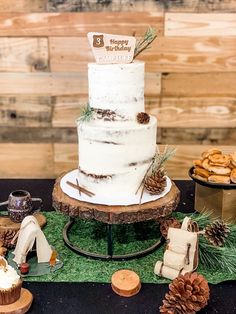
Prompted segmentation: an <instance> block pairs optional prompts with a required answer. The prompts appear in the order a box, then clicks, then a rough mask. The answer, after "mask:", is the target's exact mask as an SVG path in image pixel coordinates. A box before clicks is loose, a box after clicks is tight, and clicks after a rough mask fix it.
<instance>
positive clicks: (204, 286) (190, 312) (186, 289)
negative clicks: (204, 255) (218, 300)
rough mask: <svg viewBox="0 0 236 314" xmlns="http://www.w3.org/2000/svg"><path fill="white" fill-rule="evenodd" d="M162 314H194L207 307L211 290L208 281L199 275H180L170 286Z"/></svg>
mask: <svg viewBox="0 0 236 314" xmlns="http://www.w3.org/2000/svg"><path fill="white" fill-rule="evenodd" d="M169 289H170V291H169V292H168V293H166V295H165V299H164V300H163V305H162V306H161V307H160V313H166V314H194V313H196V312H198V311H200V310H201V309H202V308H204V307H205V306H206V305H207V301H208V300H209V297H210V290H209V286H208V282H207V281H206V279H205V278H204V277H203V276H202V275H200V274H198V273H196V272H195V273H186V274H185V275H179V276H178V277H177V278H175V279H174V280H173V281H172V283H171V284H170V285H169Z"/></svg>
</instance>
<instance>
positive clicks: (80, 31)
mask: <svg viewBox="0 0 236 314" xmlns="http://www.w3.org/2000/svg"><path fill="white" fill-rule="evenodd" d="M163 19H164V17H163V14H162V13H160V12H137V13H135V14H130V13H128V12H124V13H112V12H110V13H107V12H105V13H104V12H101V13H75V12H73V13H43V14H40V13H31V14H16V13H15V14H11V13H1V14H0V34H1V36H23V37H26V36H27V37H28V36H87V33H88V32H92V31H95V32H104V33H107V31H108V30H109V33H111V34H121V35H122V34H125V35H132V34H133V33H134V32H135V33H136V35H137V36H142V35H143V34H144V32H145V31H146V29H147V25H152V26H153V27H155V28H156V29H157V33H158V35H162V34H163Z"/></svg>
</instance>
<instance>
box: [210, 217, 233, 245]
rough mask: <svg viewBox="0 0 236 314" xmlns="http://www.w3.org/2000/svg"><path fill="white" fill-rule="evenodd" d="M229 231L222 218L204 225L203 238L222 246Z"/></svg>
mask: <svg viewBox="0 0 236 314" xmlns="http://www.w3.org/2000/svg"><path fill="white" fill-rule="evenodd" d="M229 233H230V229H229V227H228V225H227V224H226V223H225V222H224V221H222V220H216V221H214V222H212V223H211V224H209V225H207V226H206V227H205V238H206V239H207V240H208V241H209V242H210V243H211V244H212V245H214V246H223V245H224V242H225V240H226V238H227V237H228V235H229Z"/></svg>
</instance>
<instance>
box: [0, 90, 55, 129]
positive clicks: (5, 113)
mask: <svg viewBox="0 0 236 314" xmlns="http://www.w3.org/2000/svg"><path fill="white" fill-rule="evenodd" d="M52 107H53V106H52V103H51V97H48V96H33V95H32V96H17V95H12V96H0V117H1V128H2V127H4V126H5V127H11V126H14V127H25V126H27V127H48V126H50V125H51V116H52V109H53V108H52Z"/></svg>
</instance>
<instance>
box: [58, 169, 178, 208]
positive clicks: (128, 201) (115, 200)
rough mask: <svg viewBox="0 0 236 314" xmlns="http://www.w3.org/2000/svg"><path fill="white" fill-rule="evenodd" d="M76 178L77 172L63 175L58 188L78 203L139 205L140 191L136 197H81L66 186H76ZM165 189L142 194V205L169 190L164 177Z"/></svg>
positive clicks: (82, 195) (168, 184)
mask: <svg viewBox="0 0 236 314" xmlns="http://www.w3.org/2000/svg"><path fill="white" fill-rule="evenodd" d="M76 178H78V170H77V169H75V170H72V171H70V172H68V173H67V174H66V175H64V177H62V179H61V182H60V187H61V189H62V191H63V192H64V193H65V194H67V195H68V196H70V197H72V198H74V199H76V200H79V201H84V202H89V203H93V204H103V205H125V206H126V205H134V204H139V199H140V194H141V189H140V191H139V192H138V193H137V194H136V195H130V196H125V197H122V195H119V196H117V195H109V194H108V195H107V196H106V198H105V197H104V196H103V197H101V196H99V195H95V196H92V197H89V196H87V195H85V194H83V193H81V195H79V192H78V190H76V189H75V188H73V187H71V186H70V185H68V184H67V183H66V182H67V181H70V182H72V183H74V184H76ZM166 179H167V180H166V181H167V182H166V183H167V184H166V188H165V190H164V191H163V192H162V193H161V194H159V195H150V194H148V193H146V192H144V193H143V197H142V202H141V203H142V204H143V203H147V202H151V201H155V200H158V199H159V198H161V197H163V196H165V195H166V194H167V193H168V192H169V191H170V189H171V185H172V183H171V180H170V178H169V177H166Z"/></svg>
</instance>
